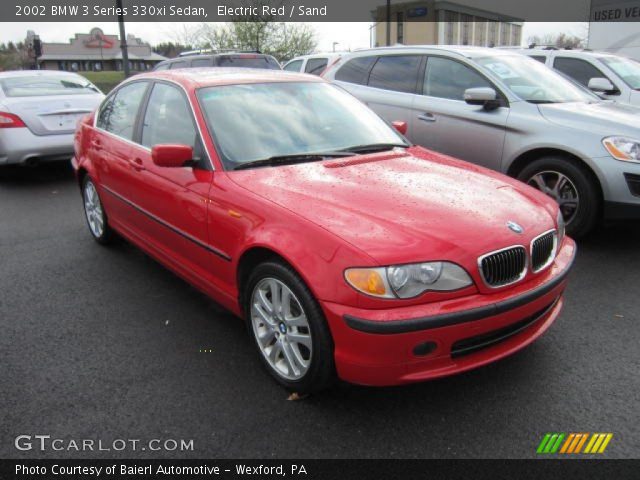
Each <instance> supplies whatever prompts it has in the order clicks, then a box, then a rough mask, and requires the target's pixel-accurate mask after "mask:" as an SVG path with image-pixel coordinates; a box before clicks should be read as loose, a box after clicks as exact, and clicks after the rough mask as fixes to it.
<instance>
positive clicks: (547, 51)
mask: <svg viewBox="0 0 640 480" xmlns="http://www.w3.org/2000/svg"><path fill="white" fill-rule="evenodd" d="M512 51H515V52H518V53H524V54H529V53H530V54H534V55H567V56H572V57H581V56H589V57H598V58H602V57H620V56H622V55H616V54H614V53H609V52H598V51H594V50H584V49H581V48H576V49H566V48H558V49H555V48H519V49H516V50H512Z"/></svg>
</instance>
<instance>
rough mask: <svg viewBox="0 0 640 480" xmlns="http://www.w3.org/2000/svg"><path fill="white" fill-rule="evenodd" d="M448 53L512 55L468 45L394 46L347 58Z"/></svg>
mask: <svg viewBox="0 0 640 480" xmlns="http://www.w3.org/2000/svg"><path fill="white" fill-rule="evenodd" d="M427 51H428V52H448V53H455V54H458V55H461V56H464V57H467V58H474V57H482V56H487V55H494V56H497V55H504V56H508V55H512V51H509V50H500V49H497V48H490V47H473V46H469V45H394V46H390V47H376V48H367V49H362V50H357V51H354V52H352V54H351V55H349V56H365V55H380V54H389V55H391V54H393V53H401V52H406V53H420V52H427Z"/></svg>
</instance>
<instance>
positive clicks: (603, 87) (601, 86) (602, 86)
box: [587, 77, 618, 94]
mask: <svg viewBox="0 0 640 480" xmlns="http://www.w3.org/2000/svg"><path fill="white" fill-rule="evenodd" d="M587 86H588V87H589V90H592V91H594V92H599V93H600V92H601V93H608V94H613V93H616V92H617V90H618V89H617V88H616V87H614V86H613V84H612V83H611V82H610V81H609V79H608V78H604V77H596V78H591V79H589V84H588V85H587Z"/></svg>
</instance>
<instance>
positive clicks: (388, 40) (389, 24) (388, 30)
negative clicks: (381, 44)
mask: <svg viewBox="0 0 640 480" xmlns="http://www.w3.org/2000/svg"><path fill="white" fill-rule="evenodd" d="M389 45H391V0H387V47H388V46H389Z"/></svg>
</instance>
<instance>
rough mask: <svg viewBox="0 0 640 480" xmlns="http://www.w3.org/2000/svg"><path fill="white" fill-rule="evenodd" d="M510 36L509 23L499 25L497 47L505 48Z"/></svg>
mask: <svg viewBox="0 0 640 480" xmlns="http://www.w3.org/2000/svg"><path fill="white" fill-rule="evenodd" d="M510 35H511V24H509V23H504V22H503V23H501V24H500V43H499V44H498V45H500V46H505V45H509V38H510Z"/></svg>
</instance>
